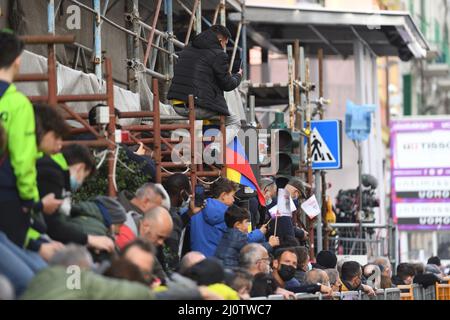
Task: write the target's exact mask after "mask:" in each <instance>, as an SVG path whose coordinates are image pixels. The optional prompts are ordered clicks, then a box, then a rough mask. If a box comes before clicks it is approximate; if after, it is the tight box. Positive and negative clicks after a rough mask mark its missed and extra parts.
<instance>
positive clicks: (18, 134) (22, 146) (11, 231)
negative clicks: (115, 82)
mask: <svg viewBox="0 0 450 320" xmlns="http://www.w3.org/2000/svg"><path fill="white" fill-rule="evenodd" d="M0 48H1V50H0V122H1V123H2V125H3V128H4V130H5V132H6V148H5V150H6V153H5V156H4V158H3V161H1V162H0V207H1V208H2V213H5V214H2V215H1V216H0V231H2V232H4V233H5V234H6V235H7V236H8V238H9V239H10V240H11V241H12V242H14V243H15V244H17V245H18V246H23V244H24V243H25V238H26V234H27V231H28V227H29V223H30V218H31V217H30V212H31V211H32V210H33V209H34V210H36V211H40V210H43V211H44V213H47V214H48V213H52V212H53V211H54V210H55V208H57V207H58V206H59V205H60V204H61V203H60V201H57V200H55V199H54V197H52V196H49V197H46V198H44V199H42V201H39V192H38V188H37V183H36V160H37V158H38V146H37V144H36V122H35V119H34V110H33V106H32V105H31V103H30V101H29V100H28V99H27V98H26V97H25V96H24V95H23V94H22V93H20V92H18V91H17V89H16V87H15V86H14V84H13V83H12V82H13V80H14V78H15V76H16V75H17V74H18V73H19V67H20V55H21V54H22V51H23V49H24V44H23V42H22V41H21V40H19V38H18V37H16V36H15V35H14V34H12V33H10V32H0ZM44 141H47V139H44ZM44 147H45V144H44Z"/></svg>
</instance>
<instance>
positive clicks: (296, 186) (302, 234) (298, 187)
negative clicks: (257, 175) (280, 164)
mask: <svg viewBox="0 0 450 320" xmlns="http://www.w3.org/2000/svg"><path fill="white" fill-rule="evenodd" d="M285 190H286V191H287V192H288V193H289V195H290V197H291V199H292V200H293V201H294V203H295V206H296V208H297V209H298V208H299V207H300V203H301V201H304V200H306V188H305V183H304V182H303V181H302V180H301V179H299V178H297V177H292V178H291V180H289V183H288V184H287V185H286V187H285ZM274 233H275V219H272V221H271V222H270V224H269V236H270V235H274ZM277 235H282V237H281V238H280V241H281V245H283V243H284V242H285V239H287V238H294V237H295V238H297V239H298V240H299V241H300V242H301V243H302V242H304V241H305V240H306V239H307V238H308V232H307V231H306V230H304V229H302V228H301V227H299V226H296V225H294V222H293V219H292V218H291V217H279V218H278V219H277Z"/></svg>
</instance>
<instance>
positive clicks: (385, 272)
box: [372, 257, 392, 278]
mask: <svg viewBox="0 0 450 320" xmlns="http://www.w3.org/2000/svg"><path fill="white" fill-rule="evenodd" d="M372 263H373V264H376V265H378V266H379V267H380V270H381V275H382V276H384V277H388V278H391V277H392V267H391V263H390V261H389V259H388V258H386V257H378V258H376V259H375V260H374V261H373V262H372Z"/></svg>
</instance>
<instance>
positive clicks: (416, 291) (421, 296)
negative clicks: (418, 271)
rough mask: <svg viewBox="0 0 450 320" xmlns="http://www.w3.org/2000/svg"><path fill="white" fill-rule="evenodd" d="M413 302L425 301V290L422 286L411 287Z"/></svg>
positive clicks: (414, 285)
mask: <svg viewBox="0 0 450 320" xmlns="http://www.w3.org/2000/svg"><path fill="white" fill-rule="evenodd" d="M412 290H413V296H414V300H426V299H425V290H424V288H423V287H422V286H420V285H418V284H413V285H412Z"/></svg>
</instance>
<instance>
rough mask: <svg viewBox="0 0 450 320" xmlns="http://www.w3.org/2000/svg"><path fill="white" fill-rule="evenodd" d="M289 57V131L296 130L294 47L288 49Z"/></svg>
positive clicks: (290, 46) (289, 46)
mask: <svg viewBox="0 0 450 320" xmlns="http://www.w3.org/2000/svg"><path fill="white" fill-rule="evenodd" d="M287 55H288V79H289V80H288V81H289V129H291V130H294V128H295V111H296V108H295V103H294V56H293V50H292V45H288V47H287Z"/></svg>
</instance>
